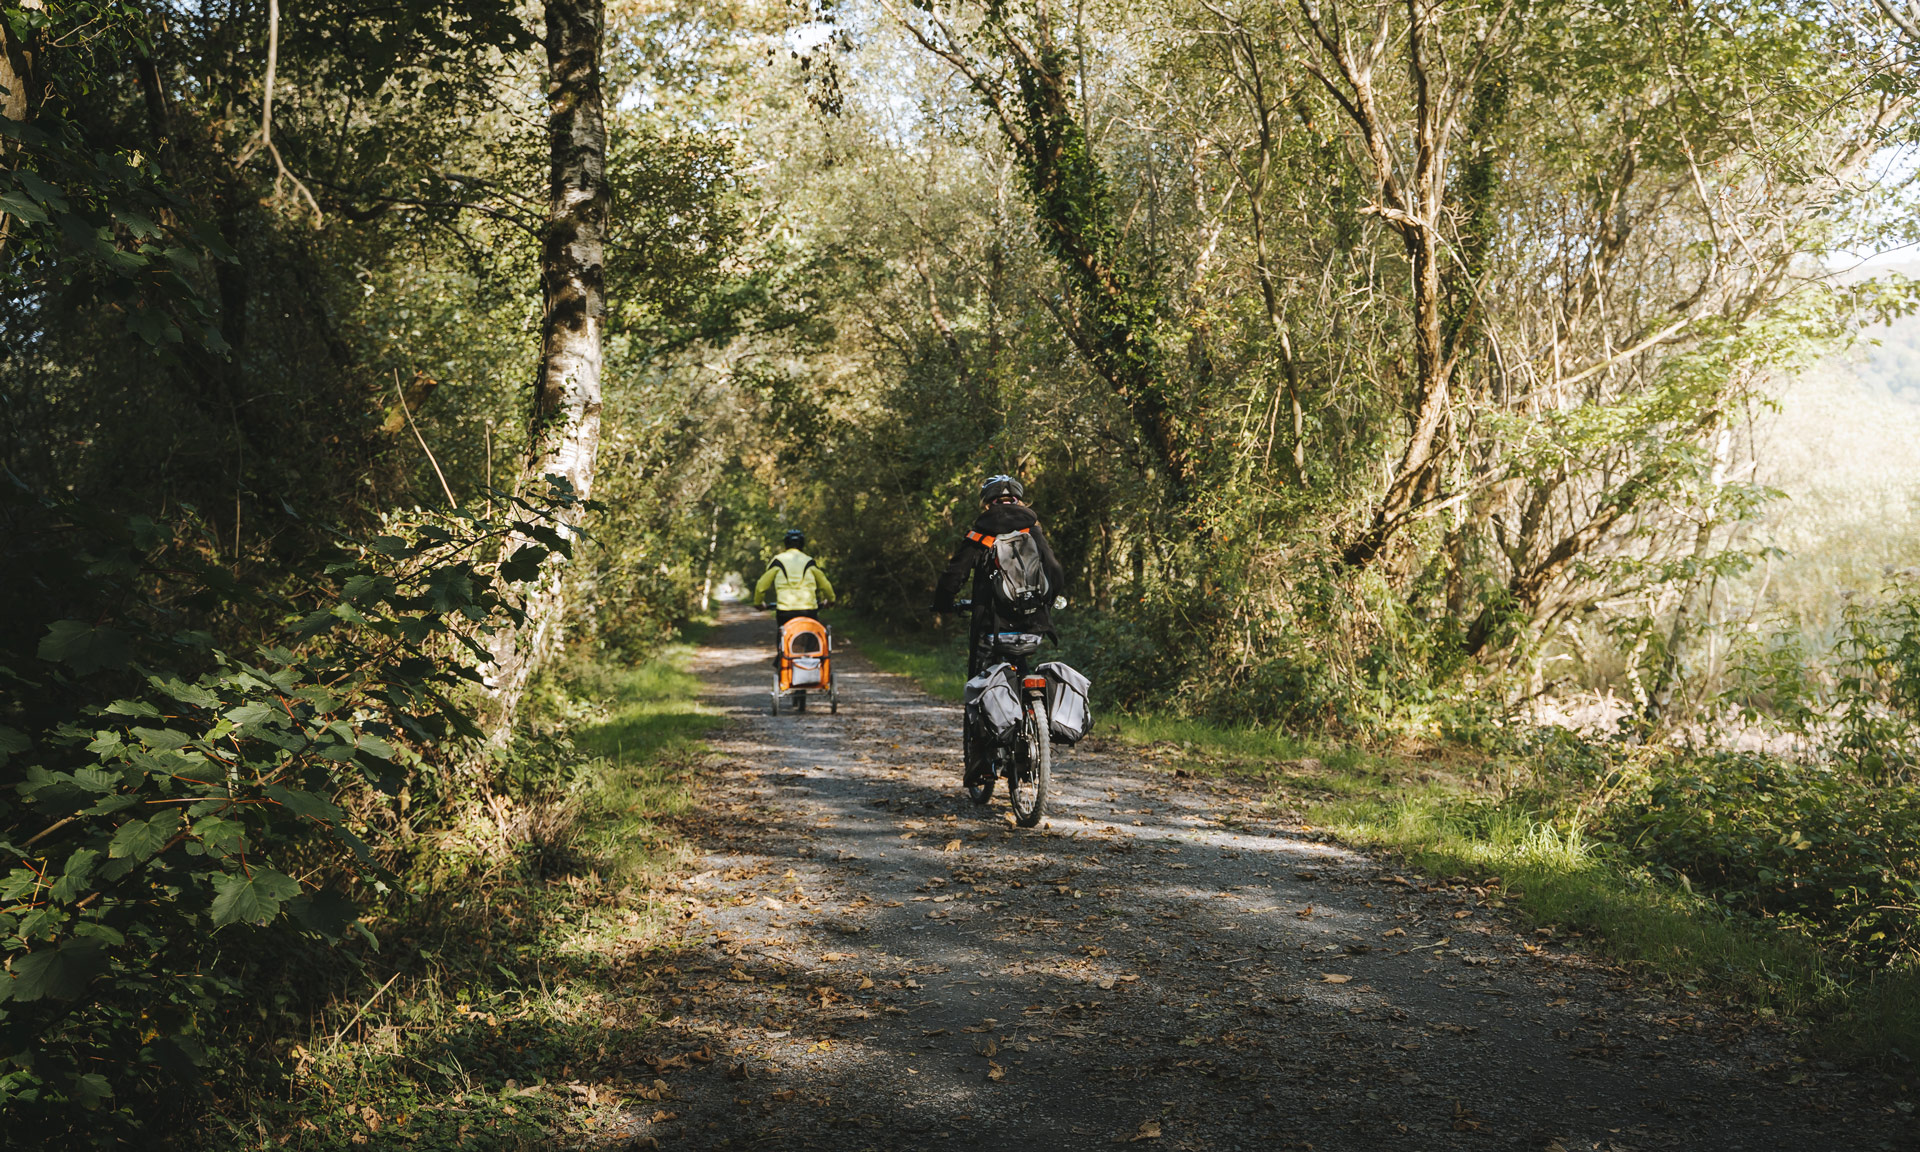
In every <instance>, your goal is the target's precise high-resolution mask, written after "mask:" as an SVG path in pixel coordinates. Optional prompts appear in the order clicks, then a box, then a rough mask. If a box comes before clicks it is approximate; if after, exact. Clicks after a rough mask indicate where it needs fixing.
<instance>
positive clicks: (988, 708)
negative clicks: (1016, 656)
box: [966, 664, 1020, 744]
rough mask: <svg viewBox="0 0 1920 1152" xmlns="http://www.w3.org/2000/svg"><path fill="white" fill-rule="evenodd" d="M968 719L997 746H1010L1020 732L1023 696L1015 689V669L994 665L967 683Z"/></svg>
mask: <svg viewBox="0 0 1920 1152" xmlns="http://www.w3.org/2000/svg"><path fill="white" fill-rule="evenodd" d="M966 702H967V716H968V717H969V718H970V719H972V721H973V725H974V731H976V732H979V733H981V734H982V735H984V736H985V737H986V738H987V739H988V740H990V741H992V742H993V743H995V744H1006V743H1010V742H1011V741H1012V740H1013V738H1014V736H1016V735H1017V734H1018V733H1019V731H1020V693H1019V692H1018V691H1017V690H1016V689H1015V688H1014V686H1013V665H1011V664H995V665H994V666H993V667H991V668H989V669H987V670H986V671H985V672H982V673H980V675H978V676H975V677H974V678H973V679H971V680H969V681H967V689H966Z"/></svg>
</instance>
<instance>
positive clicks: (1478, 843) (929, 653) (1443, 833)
mask: <svg viewBox="0 0 1920 1152" xmlns="http://www.w3.org/2000/svg"><path fill="white" fill-rule="evenodd" d="M850 631H853V632H854V634H855V635H856V637H857V638H858V640H859V642H860V643H861V645H862V650H863V651H864V652H865V653H866V655H867V656H868V657H869V658H870V659H872V660H873V662H874V663H875V664H877V665H879V666H880V667H881V668H883V669H885V670H886V671H889V672H897V673H900V674H902V675H905V676H909V677H912V678H913V679H914V680H916V681H917V682H919V683H920V685H921V687H922V688H924V689H926V690H927V691H929V692H931V693H932V694H934V695H938V696H943V697H946V698H949V699H957V698H958V697H959V695H960V685H961V683H962V682H963V679H964V678H963V677H962V676H961V675H960V673H959V671H958V667H959V661H960V659H961V658H962V656H963V654H964V650H963V648H962V647H961V645H960V643H959V642H958V641H957V640H952V639H950V638H941V639H932V638H928V637H916V636H907V637H902V636H900V635H898V634H892V633H888V632H887V631H885V630H884V629H880V628H877V627H873V626H871V625H859V624H856V625H855V626H854V628H852V629H850ZM1095 732H1096V734H1097V735H1099V736H1104V737H1106V738H1108V739H1115V740H1118V741H1120V742H1122V743H1123V744H1127V745H1131V746H1134V747H1137V748H1139V749H1141V750H1142V752H1143V753H1146V755H1143V756H1142V763H1143V765H1144V766H1146V767H1148V768H1157V769H1161V770H1169V771H1170V770H1175V769H1178V770H1183V771H1186V772H1189V773H1192V774H1195V775H1203V776H1204V775H1219V774H1231V775H1234V776H1238V777H1241V778H1247V777H1251V778H1254V779H1257V780H1260V781H1262V782H1263V783H1264V784H1266V785H1267V786H1268V787H1269V788H1270V789H1271V802H1272V804H1273V806H1274V807H1276V808H1281V809H1285V810H1286V811H1288V812H1289V813H1292V814H1295V815H1297V816H1298V818H1299V819H1300V820H1301V821H1302V822H1303V823H1304V824H1306V825H1307V826H1308V827H1309V828H1310V829H1312V830H1314V831H1316V832H1321V833H1325V834H1327V835H1330V836H1331V837H1333V838H1334V839H1337V840H1339V841H1341V842H1343V843H1347V844H1351V845H1354V846H1356V847H1362V848H1368V849H1373V850H1377V851H1383V852H1386V853H1388V854H1390V855H1393V856H1396V857H1399V858H1400V859H1402V860H1404V862H1405V863H1406V865H1407V866H1408V867H1410V868H1412V869H1415V870H1417V871H1419V872H1421V873H1424V874H1426V875H1429V876H1434V877H1440V878H1451V877H1456V876H1458V877H1466V878H1469V879H1473V880H1476V881H1484V880H1486V879H1488V878H1490V877H1496V876H1497V877H1499V879H1500V883H1499V885H1498V894H1497V895H1496V899H1498V900H1499V901H1500V903H1501V904H1502V905H1503V906H1505V907H1507V908H1509V909H1510V911H1511V912H1513V913H1514V914H1516V915H1517V916H1519V917H1520V918H1521V920H1522V921H1523V922H1525V923H1527V924H1528V925H1529V926H1534V927H1544V928H1549V929H1551V931H1552V933H1553V935H1554V937H1555V938H1556V939H1558V940H1562V941H1565V940H1568V939H1577V940H1578V941H1579V942H1580V943H1581V945H1582V946H1584V947H1589V948H1592V949H1594V950H1596V951H1599V952H1601V953H1602V954H1605V955H1607V956H1610V957H1612V958H1614V959H1617V960H1619V961H1622V962H1624V963H1627V964H1630V965H1632V966H1634V967H1635V968H1636V969H1637V970H1638V971H1639V972H1641V973H1642V974H1643V975H1645V976H1649V977H1652V978H1655V979H1660V980H1663V981H1666V982H1669V983H1671V984H1673V985H1675V986H1678V987H1680V988H1684V989H1687V990H1690V991H1694V992H1701V993H1711V994H1717V995H1721V996H1730V997H1734V998H1737V999H1739V1000H1741V1001H1742V1002H1745V1003H1747V1004H1749V1005H1751V1006H1753V1007H1754V1008H1755V1009H1757V1010H1759V1011H1761V1012H1763V1013H1769V1014H1771V1013H1779V1014H1782V1015H1789V1016H1797V1017H1800V1018H1802V1019H1803V1020H1804V1021H1806V1022H1807V1023H1809V1024H1810V1025H1811V1030H1812V1036H1811V1038H1812V1040H1813V1041H1814V1043H1815V1044H1816V1045H1817V1046H1818V1047H1820V1048H1821V1049H1823V1050H1825V1051H1826V1052H1828V1053H1829V1054H1832V1055H1835V1056H1840V1057H1846V1058H1864V1059H1869V1060H1882V1059H1886V1058H1891V1059H1892V1060H1894V1061H1899V1060H1900V1059H1902V1058H1903V1055H1912V1056H1920V974H1915V973H1911V972H1909V973H1904V974H1887V975H1883V976H1880V977H1878V978H1876V979H1873V980H1861V979H1857V978H1856V979H1854V980H1853V981H1852V982H1851V983H1849V982H1848V981H1847V979H1846V978H1845V977H1844V976H1843V975H1842V974H1840V973H1838V972H1836V971H1835V969H1834V968H1833V966H1832V965H1830V964H1829V963H1828V961H1827V959H1826V957H1824V956H1823V955H1822V953H1821V951H1820V950H1819V949H1818V948H1817V947H1815V946H1814V945H1813V944H1812V943H1811V942H1809V941H1807V940H1806V939H1804V938H1802V937H1800V936H1797V935H1794V934H1792V933H1790V932H1784V931H1779V930H1775V929H1771V928H1769V927H1767V926H1765V925H1762V924H1758V923H1755V922H1751V921H1744V920H1739V919H1733V918H1729V917H1727V916H1725V915H1724V914H1722V913H1721V912H1720V911H1719V910H1718V908H1717V907H1716V906H1715V905H1714V904H1713V903H1712V902H1711V901H1708V900H1706V899H1704V898H1702V897H1700V896H1698V895H1695V894H1694V893H1693V892H1691V891H1689V890H1687V889H1686V888H1685V887H1683V886H1677V885H1675V884H1672V883H1669V882H1666V881H1664V880H1662V879H1660V878H1658V877H1656V876H1654V875H1652V874H1651V873H1649V872H1648V871H1647V870H1646V869H1644V868H1641V867H1639V866H1638V865H1637V864H1636V863H1635V862H1634V861H1633V860H1632V859H1631V857H1630V856H1629V854H1628V853H1627V852H1626V851H1625V850H1623V849H1622V848H1621V847H1620V846H1618V845H1615V844H1612V843H1608V842H1606V841H1604V840H1596V839H1591V838H1589V837H1588V836H1586V835H1584V834H1583V832H1582V830H1581V829H1580V827H1579V826H1577V825H1574V824H1572V823H1570V822H1569V821H1567V820H1566V819H1565V818H1564V817H1560V816H1557V815H1556V814H1554V813H1549V812H1545V811H1540V810H1537V809H1532V808H1529V806H1528V805H1527V804H1526V803H1524V802H1522V801H1518V800H1513V799H1509V800H1507V801H1506V802H1504V803H1503V802H1502V801H1501V799H1500V796H1499V791H1498V787H1497V783H1496V782H1495V781H1494V780H1493V779H1492V778H1491V775H1490V773H1489V772H1488V771H1486V770H1485V769H1486V766H1485V765H1484V764H1483V763H1479V762H1477V761H1478V759H1479V758H1478V757H1475V756H1474V755H1473V754H1471V753H1465V754H1462V755H1460V756H1458V757H1456V758H1455V759H1454V760H1453V761H1452V762H1449V761H1448V760H1446V759H1445V758H1442V759H1441V760H1439V761H1435V760H1433V759H1428V758H1421V759H1415V758H1412V757H1407V756H1401V755H1395V754H1392V753H1380V752H1373V751H1368V750H1365V749H1361V748H1357V747H1353V746H1349V745H1338V744H1332V743H1329V742H1325V741H1316V740H1312V739H1307V738H1302V737H1300V736H1297V735H1295V734H1291V733H1287V732H1284V731H1280V730H1277V729H1272V728H1259V727H1244V726H1223V725H1218V724H1212V723H1209V722H1206V721H1204V720H1195V719H1191V718H1185V717H1176V716H1165V715H1118V716H1115V715H1104V716H1099V717H1097V718H1096V728H1095ZM1428 751H1429V752H1431V751H1432V750H1428Z"/></svg>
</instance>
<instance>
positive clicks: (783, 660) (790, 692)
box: [772, 616, 840, 716]
mask: <svg viewBox="0 0 1920 1152" xmlns="http://www.w3.org/2000/svg"><path fill="white" fill-rule="evenodd" d="M778 664H779V670H778V672H777V673H776V674H775V676H774V682H773V705H772V711H773V714H774V715H776V716H778V715H779V714H780V701H781V698H782V697H790V698H791V699H790V701H789V702H790V703H791V704H792V705H793V706H794V707H795V708H796V710H797V709H800V708H804V707H805V706H806V705H805V700H806V695H805V694H806V693H808V692H818V693H821V694H823V695H825V696H826V698H827V703H828V707H829V710H831V711H833V712H835V713H837V712H839V711H840V694H839V693H838V692H836V691H834V688H833V636H832V634H831V633H829V632H828V631H827V626H826V625H825V624H822V623H820V621H818V620H814V619H810V618H808V617H805V616H796V617H794V618H793V619H792V620H789V621H787V622H786V623H785V624H784V625H782V626H781V628H780V658H779V662H778Z"/></svg>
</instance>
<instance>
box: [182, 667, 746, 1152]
mask: <svg viewBox="0 0 1920 1152" xmlns="http://www.w3.org/2000/svg"><path fill="white" fill-rule="evenodd" d="M690 655H691V649H690V647H689V646H687V645H684V644H682V645H676V646H674V647H671V648H669V649H667V650H665V651H662V652H660V653H658V654H656V655H655V656H654V657H652V658H650V659H647V660H644V661H641V662H639V663H637V664H634V665H628V666H622V665H616V664H608V663H599V662H594V661H591V660H581V659H575V660H572V661H569V662H567V663H564V664H563V665H561V666H560V667H559V668H556V669H555V670H553V671H552V672H551V673H549V674H547V675H545V676H543V678H542V679H541V681H540V682H539V683H538V684H537V685H536V686H535V688H534V689H533V690H532V691H531V692H530V694H529V699H528V701H527V703H526V704H525V705H524V714H525V716H526V719H527V721H528V727H529V729H530V735H529V736H527V737H525V738H523V739H521V740H520V741H518V742H517V744H516V747H515V748H514V750H513V751H512V753H511V754H510V755H508V756H507V757H506V759H505V760H504V761H503V762H502V763H501V764H500V766H499V768H498V772H499V774H500V777H501V783H502V787H501V789H500V790H499V791H496V793H495V798H494V801H493V802H492V806H491V807H489V808H487V809H483V810H476V811H475V812H474V813H473V814H472V816H471V818H470V819H469V820H467V821H466V823H465V825H464V826H461V827H456V828H454V829H452V830H451V832H450V833H449V834H448V835H447V836H445V837H443V838H442V839H443V841H444V842H443V843H441V844H439V845H437V846H436V847H435V849H434V850H433V851H432V852H430V853H426V854H424V855H423V858H422V863H421V864H420V867H421V868H422V869H425V870H426V871H425V872H424V873H423V874H421V875H418V876H417V877H415V878H413V879H414V880H415V883H416V885H417V889H416V890H417V891H419V892H420V893H421V896H420V898H419V899H417V900H416V901H414V902H413V903H412V904H410V905H409V906H408V907H407V908H406V909H404V910H403V911H401V912H400V913H399V914H397V915H395V916H393V917H392V918H390V919H384V920H382V921H380V922H376V923H375V924H374V925H373V928H374V929H375V931H376V932H377V933H378V934H379V935H380V937H381V941H382V947H381V949H380V950H379V952H378V953H377V954H375V955H372V956H369V957H367V958H366V960H365V961H364V962H363V966H364V974H363V975H362V977H361V978H360V979H359V980H357V981H355V982H354V983H353V984H352V985H351V986H349V987H348V988H345V989H343V990H342V992H343V994H342V995H339V996H337V997H336V998H335V1001H334V1003H332V1004H331V1005H329V1006H328V1007H327V1008H326V1010H325V1011H324V1012H323V1013H322V1014H321V1015H320V1016H319V1018H317V1019H316V1020H315V1021H314V1025H315V1027H313V1028H311V1029H310V1030H305V1034H304V1035H299V1036H297V1037H289V1038H288V1040H287V1041H285V1042H284V1043H283V1044H282V1045H281V1047H280V1050H281V1051H283V1052H284V1053H285V1055H284V1059H285V1061H286V1063H287V1068H286V1070H285V1072H284V1073H281V1074H280V1075H282V1076H284V1080H283V1081H282V1083H281V1086H280V1087H279V1088H277V1089H275V1090H272V1091H267V1092H263V1091H261V1090H260V1089H258V1088H256V1089H253V1090H250V1091H247V1092H243V1093H240V1094H238V1095H236V1096H235V1097H233V1098H230V1099H229V1100H228V1101H227V1102H226V1103H225V1105H224V1106H223V1107H222V1108H221V1109H219V1111H218V1113H217V1114H216V1115H214V1116H213V1117H212V1118H211V1119H212V1121H213V1124H214V1127H213V1129H212V1130H211V1131H206V1132H203V1133H200V1134H198V1135H195V1136H193V1137H190V1138H189V1139H190V1143H189V1144H187V1145H183V1146H191V1147H196V1148H205V1149H219V1150H220V1152H227V1150H237V1149H241V1148H248V1149H252V1148H262V1149H264V1148H280V1147H285V1148H290V1149H297V1150H303V1152H320V1150H323V1149H324V1150H332V1149H339V1148H345V1147H347V1146H349V1145H351V1146H353V1147H354V1148H356V1149H363V1148H364V1149H367V1150H368V1152H379V1150H381V1149H391V1150H394V1152H398V1150H400V1149H407V1150H409V1152H418V1150H431V1149H448V1150H452V1149H456V1148H457V1149H460V1150H462V1152H470V1150H476V1149H488V1150H494V1149H498V1150H502V1152H505V1150H510V1149H511V1150H520V1149H525V1150H528V1152H531V1150H533V1149H544V1148H551V1147H554V1146H555V1144H556V1141H558V1142H561V1143H565V1144H568V1145H569V1146H571V1144H573V1143H574V1142H578V1141H581V1140H586V1139H588V1138H590V1137H591V1135H592V1134H594V1133H596V1132H598V1131H601V1130H603V1129H604V1128H605V1127H606V1126H607V1124H608V1123H609V1122H611V1121H612V1120H613V1119H615V1118H616V1116H617V1115H618V1114H619V1113H620V1112H621V1110H622V1109H623V1108H625V1109H629V1110H630V1109H631V1108H633V1107H636V1106H638V1105H637V1104H636V1103H635V1102H634V1096H635V1093H636V1092H642V1091H644V1090H645V1089H644V1087H643V1086H644V1085H645V1084H646V1083H647V1082H648V1077H645V1076H636V1074H635V1072H634V1070H633V1069H632V1068H630V1067H628V1066H627V1062H629V1061H630V1060H631V1057H632V1054H633V1053H634V1052H635V1051H636V1050H638V1049H639V1048H640V1046H641V1045H643V1044H645V1043H646V1042H647V1041H646V1037H648V1035H649V1034H650V1033H651V1031H652V1029H653V1027H654V1025H655V1023H656V1022H657V1019H658V1012H659V1010H660V1008H661V1007H662V1006H661V1005H659V1004H657V1003H655V1002H654V1001H653V999H652V998H651V997H650V996H649V995H647V994H646V993H645V990H644V988H642V989H640V990H638V991H636V989H635V988H634V987H633V986H632V975H633V971H634V967H633V966H634V964H635V963H636V961H637V960H639V959H640V958H641V957H644V956H646V955H649V954H651V953H654V952H657V951H659V950H661V949H672V948H674V947H675V946H676V944H677V940H678V933H677V929H676V927H675V926H676V924H677V922H678V917H679V909H678V907H677V905H676V904H675V903H673V902H672V900H671V897H670V896H669V894H668V893H667V892H666V891H665V888H666V884H665V883H664V882H666V881H669V880H670V879H671V878H672V877H673V876H675V875H676V874H677V873H679V872H681V871H683V870H684V869H685V867H686V863H687V859H688V855H689V849H688V846H687V844H686V843H685V841H684V839H683V837H682V836H681V834H680V833H679V832H678V831H677V829H676V828H675V820H676V818H677V817H680V816H682V815H684V814H686V813H688V812H689V811H690V810H691V809H692V808H693V806H694V803H695V801H696V799H697V787H698V775H699V771H700V769H701V767H702V766H703V765H704V763H705V760H706V757H707V749H706V747H705V745H704V744H703V742H702V738H703V736H704V735H705V733H706V732H707V731H709V730H711V729H712V728H714V727H715V726H716V724H717V723H719V714H718V713H717V712H716V711H715V710H714V709H712V708H709V707H707V706H705V705H703V704H701V703H700V699H699V697H700V694H701V688H702V685H701V683H700V681H699V680H698V678H697V677H695V676H694V675H693V674H692V673H691V672H690V671H689V670H688V669H687V661H688V658H689V656H690ZM296 1040H297V1042H296ZM276 1079H277V1077H276ZM576 1085H579V1086H582V1087H585V1088H591V1092H590V1093H588V1094H586V1095H583V1094H582V1090H581V1088H576V1087H575V1086H576ZM261 1087H262V1088H264V1087H266V1086H265V1085H262V1086H261ZM643 1098H644V1097H643ZM643 1110H644V1109H643ZM222 1129H224V1131H222Z"/></svg>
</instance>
